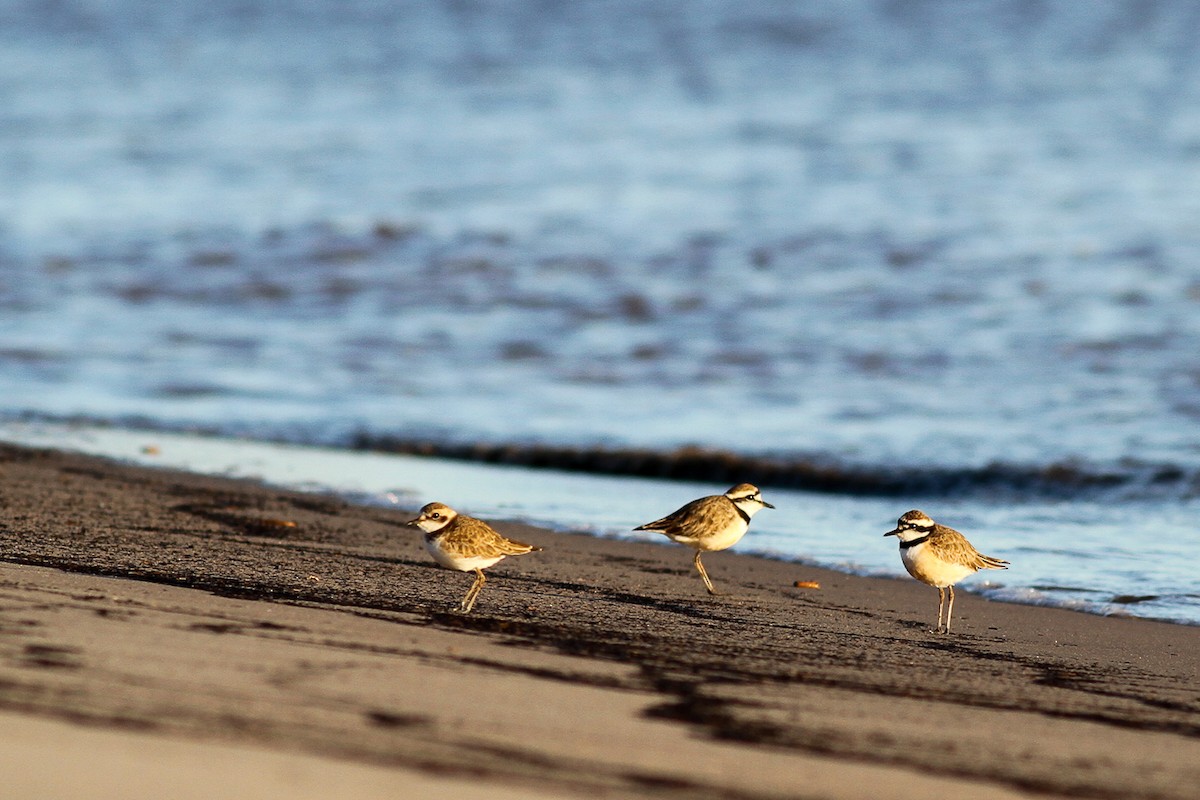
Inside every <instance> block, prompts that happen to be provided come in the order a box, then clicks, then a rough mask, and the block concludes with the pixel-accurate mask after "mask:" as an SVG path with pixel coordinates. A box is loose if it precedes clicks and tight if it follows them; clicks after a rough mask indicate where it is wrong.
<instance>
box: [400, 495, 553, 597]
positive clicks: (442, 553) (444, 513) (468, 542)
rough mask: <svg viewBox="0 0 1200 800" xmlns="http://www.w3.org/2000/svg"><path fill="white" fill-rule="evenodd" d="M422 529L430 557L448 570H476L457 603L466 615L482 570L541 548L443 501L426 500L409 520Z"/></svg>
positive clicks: (482, 580) (481, 579) (480, 585)
mask: <svg viewBox="0 0 1200 800" xmlns="http://www.w3.org/2000/svg"><path fill="white" fill-rule="evenodd" d="M405 524H406V525H415V526H416V527H418V528H420V529H421V530H422V531H424V532H425V549H427V550H428V551H429V554H430V555H431V556H433V560H434V561H436V562H437V563H439V564H441V565H442V566H443V567H446V568H448V569H456V570H458V571H460V572H470V571H472V570H474V571H475V575H476V577H475V582H474V583H472V584H471V588H470V589H469V590H467V594H466V596H465V597H463V599H462V602H461V603H459V610H460V611H462V612H463V613H464V614H469V613H470V612H471V609H472V608H474V606H475V599H476V598H477V597H479V592H480V591H481V590H482V589H483V585H484V584H485V583H487V578H485V577H483V571H484V569H486V568H487V567H490V566H492V565H493V564H495V563H496V562H498V561H500V560H501V559H503V558H506V557H507V556H520V555H524V554H526V553H532V552H534V551H536V550H541V549H542V548H540V547H538V546H536V545H532V544H525V543H524V542H515V541H513V540H512V539H506V538H504V537H503V536H501V535H500V534H499V533H497V532H496V531H495V530H493V529H492V526H491V525H488V524H487V523H486V522H484V521H483V520H479V519H475V518H474V517H468V516H467V515H466V514H459V513H458V512H457V511H455V510H454V509H453V508H450V506H447V505H443V504H442V503H429V504H428V505H426V506H425V507H424V508H422V509H421V515H420V516H419V517H417V518H416V519H412V520H409V521H408V522H406V523H405Z"/></svg>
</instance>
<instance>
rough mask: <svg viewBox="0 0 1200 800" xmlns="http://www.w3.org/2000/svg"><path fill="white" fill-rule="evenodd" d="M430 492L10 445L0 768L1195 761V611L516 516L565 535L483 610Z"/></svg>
mask: <svg viewBox="0 0 1200 800" xmlns="http://www.w3.org/2000/svg"><path fill="white" fill-rule="evenodd" d="M463 510H464V511H467V512H469V511H470V509H463ZM405 518H406V512H404V511H394V510H391V509H381V508H369V507H359V506H354V505H351V504H348V503H345V502H343V501H341V500H338V499H335V498H329V497H324V496H315V495H305V494H299V493H294V492H289V491H282V490H277V489H274V488H269V487H262V486H259V485H257V484H254V483H251V482H245V481H233V480H224V479H219V478H209V477H203V476H195V475H189V474H184V473H178V472H171V471H158V470H152V469H145V468H138V467H129V466H123V465H118V464H114V463H112V462H108V461H105V460H102V459H96V458H91V457H86V456H78V455H71V454H63V453H58V452H48V451H36V450H28V449H23V448H18V447H12V446H7V445H0V553H2V556H3V558H2V561H0V633H2V635H0V731H3V734H0V783H2V784H3V785H5V786H6V787H8V788H9V790H10V791H15V792H16V793H15V794H13V795H12V796H14V797H38V796H45V797H56V798H90V797H122V798H143V797H144V798H151V797H154V798H160V797H164V796H172V797H183V798H189V797H193V796H194V797H205V798H211V797H246V796H255V797H285V796H286V797H289V798H306V797H318V796H320V797H338V796H345V797H349V796H354V797H356V798H369V797H397V796H420V797H443V796H444V797H462V796H468V795H469V796H472V797H531V796H532V797H537V796H555V797H580V796H593V797H594V796H603V797H656V798H718V797H720V798H759V797H762V798H766V797H785V796H786V797H814V798H815V797H834V798H879V797H899V798H910V797H911V798H917V797H922V798H928V797H948V796H952V795H953V796H959V797H971V798H977V797H978V798H993V797H994V798H1003V797H1017V796H1029V795H1039V796H1052V797H1059V796H1063V797H1105V798H1194V797H1195V796H1196V791H1197V789H1196V787H1197V786H1200V680H1198V678H1200V675H1198V674H1197V673H1198V672H1200V628H1195V627H1185V626H1177V625H1170V624H1163V623H1155V622H1147V621H1141V620H1131V619H1113V618H1101V617H1096V616H1091V615H1086V614H1080V613H1073V612H1068V611H1062V610H1056V609H1045V608H1034V607H1028V606H1019V605H1009V604H1004V603H994V602H988V601H985V600H982V599H980V598H977V597H974V596H971V595H967V594H965V593H960V594H959V599H958V603H957V606H956V615H955V624H956V627H957V631H956V632H955V634H953V635H952V636H949V637H947V636H938V635H934V634H932V633H930V632H929V630H928V628H929V626H930V623H931V622H932V618H933V616H934V614H935V613H936V608H937V593H936V592H935V591H934V590H932V589H929V588H928V587H924V586H920V585H918V584H916V583H915V582H913V581H907V580H905V581H900V580H879V579H867V578H857V577H851V576H846V575H841V574H837V573H833V572H827V571H823V570H819V569H815V568H811V567H804V566H797V565H794V564H785V563H780V562H773V561H768V560H764V559H759V558H752V557H747V556H741V555H737V554H736V553H732V552H725V553H717V554H712V555H710V556H708V558H707V559H706V560H705V564H706V566H707V567H708V569H709V572H710V574H711V575H712V577H713V579H714V581H715V582H716V583H717V586H718V588H724V589H725V590H727V591H729V592H730V594H731V596H727V597H716V598H712V597H709V596H707V595H706V594H705V593H704V590H703V586H702V584H701V582H700V580H699V578H698V577H697V576H696V575H695V573H694V572H693V571H692V568H691V557H690V555H691V554H690V551H686V550H684V549H683V548H679V547H675V546H655V545H650V544H642V543H631V542H617V541H610V540H603V539H597V538H593V537H589V536H583V535H564V534H555V533H550V532H547V531H542V530H537V529H530V528H524V527H521V526H515V525H504V524H498V525H497V527H499V528H500V529H501V530H503V531H505V532H507V533H509V534H510V535H513V536H515V537H517V538H522V539H524V540H526V541H530V542H533V543H536V544H539V545H542V546H543V547H545V552H542V553H536V554H532V555H529V556H524V557H521V558H513V559H509V560H508V561H506V562H504V563H502V564H500V565H498V566H497V567H495V568H494V569H492V570H491V571H490V573H489V574H490V576H491V579H490V580H489V582H488V585H487V587H486V588H485V589H484V591H483V594H482V595H481V597H480V600H479V603H478V605H477V606H476V611H475V613H474V614H473V615H472V616H470V617H464V616H461V615H459V614H456V613H454V612H453V610H452V609H453V608H454V606H455V604H456V603H457V601H458V600H459V598H460V597H461V596H462V594H463V593H464V592H465V591H466V588H467V586H468V585H469V583H470V577H469V576H467V575H463V574H461V573H452V572H448V571H445V570H442V569H439V568H437V567H435V566H434V565H433V564H432V563H431V562H430V560H429V559H428V557H427V556H426V554H425V553H424V550H423V549H422V547H421V544H420V541H419V537H418V535H417V534H416V533H414V532H413V531H411V530H409V529H406V528H402V527H399V525H398V523H399V522H400V521H402V520H403V519H405ZM284 522H286V523H294V525H284V524H281V523H284ZM849 533H850V532H848V534H849ZM854 535H861V532H854ZM864 541H866V540H864ZM867 544H869V545H870V544H876V543H874V542H867ZM877 546H880V547H888V546H893V545H892V543H891V542H890V540H889V541H883V540H882V539H881V540H880V542H879V543H877ZM797 580H804V581H818V582H820V585H821V588H820V589H817V590H813V589H798V588H794V587H793V583H794V582H795V581H797ZM6 796H7V793H6Z"/></svg>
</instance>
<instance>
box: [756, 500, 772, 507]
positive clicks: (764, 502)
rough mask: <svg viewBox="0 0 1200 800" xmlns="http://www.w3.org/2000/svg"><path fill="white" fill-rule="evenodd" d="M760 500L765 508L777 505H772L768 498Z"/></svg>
mask: <svg viewBox="0 0 1200 800" xmlns="http://www.w3.org/2000/svg"><path fill="white" fill-rule="evenodd" d="M758 502H760V503H762V504H763V508H774V507H775V506H773V505H771V504H770V503H768V502H767V501H766V500H759V501H758Z"/></svg>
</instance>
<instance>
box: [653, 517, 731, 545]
mask: <svg viewBox="0 0 1200 800" xmlns="http://www.w3.org/2000/svg"><path fill="white" fill-rule="evenodd" d="M749 529H750V526H749V525H747V524H746V523H744V522H742V521H741V520H740V519H739V520H738V521H737V523H736V524H733V525H729V526H726V527H725V528H723V529H720V530H716V531H713V532H712V533H709V534H706V535H702V536H695V535H693V536H681V535H678V534H677V535H675V536H671V539H672V540H673V541H676V542H679V543H680V544H686V545H687V546H688V547H694V548H696V549H697V550H725V549H726V548H729V547H733V546H734V545H735V544H737V543H738V542H739V541H740V540H741V538H742V537H743V536H745V535H746V531H747V530H749Z"/></svg>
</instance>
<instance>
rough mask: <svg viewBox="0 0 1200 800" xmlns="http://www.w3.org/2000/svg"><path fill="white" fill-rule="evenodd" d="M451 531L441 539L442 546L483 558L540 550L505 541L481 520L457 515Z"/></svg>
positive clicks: (510, 540)
mask: <svg viewBox="0 0 1200 800" xmlns="http://www.w3.org/2000/svg"><path fill="white" fill-rule="evenodd" d="M454 522H455V524H454V526H453V527H452V528H451V530H449V531H447V532H446V534H445V537H444V538H443V544H444V545H445V546H449V547H451V548H454V549H458V550H462V551H464V552H470V553H471V554H472V555H476V556H480V557H483V558H496V557H499V556H519V555H524V554H525V553H530V552H533V551H536V550H541V549H542V548H540V547H538V546H537V545H532V544H525V543H524V542H517V541H514V540H512V539H506V538H505V537H503V536H501V535H500V534H499V533H497V532H496V531H495V529H493V528H492V526H491V525H488V524H487V523H486V522H484V521H483V520H479V519H475V518H474V517H465V516H462V515H459V517H458V519H456V520H455V521H454Z"/></svg>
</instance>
